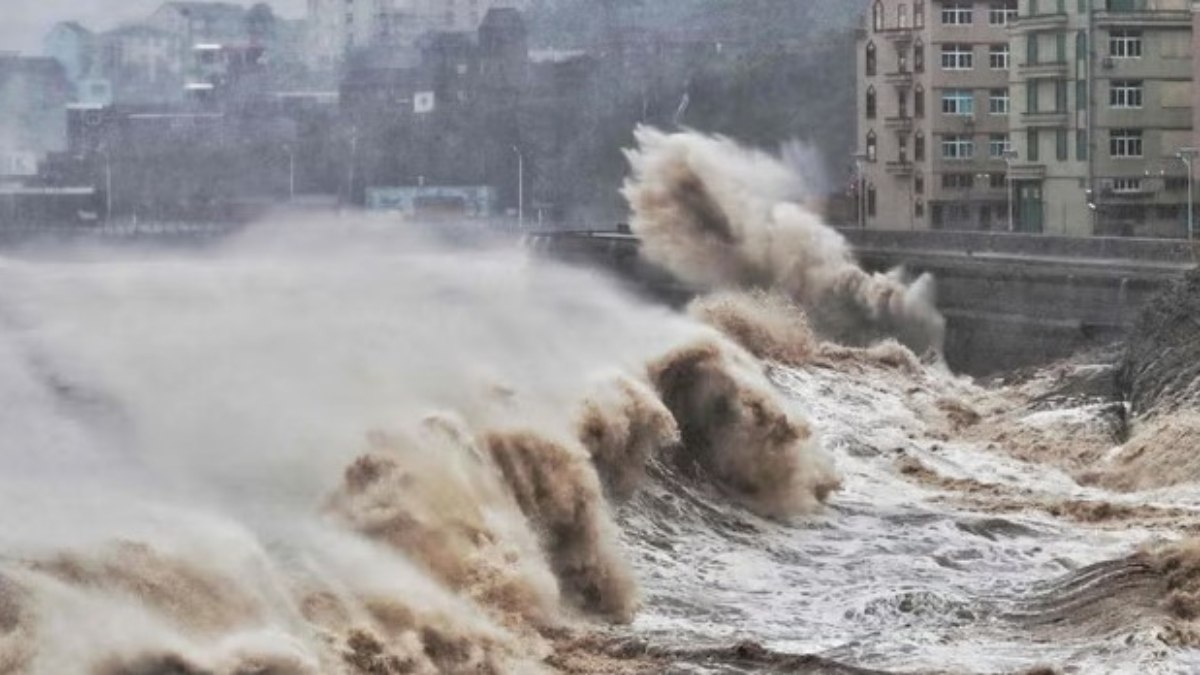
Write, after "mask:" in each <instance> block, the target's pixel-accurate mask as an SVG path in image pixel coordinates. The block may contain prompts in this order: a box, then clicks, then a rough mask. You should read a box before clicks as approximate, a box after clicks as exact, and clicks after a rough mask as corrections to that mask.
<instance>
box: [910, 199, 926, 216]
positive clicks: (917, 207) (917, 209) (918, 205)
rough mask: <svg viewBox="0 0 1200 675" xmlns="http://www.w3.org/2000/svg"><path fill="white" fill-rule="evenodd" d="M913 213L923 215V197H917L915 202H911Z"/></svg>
mask: <svg viewBox="0 0 1200 675" xmlns="http://www.w3.org/2000/svg"><path fill="white" fill-rule="evenodd" d="M913 215H914V216H916V217H918V218H924V217H925V200H924V199H918V200H917V201H916V202H914V203H913Z"/></svg>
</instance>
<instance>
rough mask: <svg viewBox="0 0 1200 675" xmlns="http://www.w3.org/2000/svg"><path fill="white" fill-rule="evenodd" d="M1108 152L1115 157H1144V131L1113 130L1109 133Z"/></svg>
mask: <svg viewBox="0 0 1200 675" xmlns="http://www.w3.org/2000/svg"><path fill="white" fill-rule="evenodd" d="M1108 152H1109V154H1110V155H1112V156H1113V157H1122V158H1140V157H1141V156H1142V130H1141V129H1113V130H1112V131H1110V132H1109V137H1108Z"/></svg>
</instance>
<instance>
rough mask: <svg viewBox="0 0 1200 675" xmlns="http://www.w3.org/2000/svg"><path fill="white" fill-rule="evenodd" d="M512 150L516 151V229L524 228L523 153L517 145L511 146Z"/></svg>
mask: <svg viewBox="0 0 1200 675" xmlns="http://www.w3.org/2000/svg"><path fill="white" fill-rule="evenodd" d="M512 149H513V152H515V153H517V229H518V230H524V229H525V155H523V154H521V149H520V148H518V147H517V146H515V145H514V146H512Z"/></svg>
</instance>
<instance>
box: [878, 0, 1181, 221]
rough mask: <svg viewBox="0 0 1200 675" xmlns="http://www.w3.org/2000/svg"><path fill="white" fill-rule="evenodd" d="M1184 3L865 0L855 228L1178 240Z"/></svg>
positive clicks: (1153, 0)
mask: <svg viewBox="0 0 1200 675" xmlns="http://www.w3.org/2000/svg"><path fill="white" fill-rule="evenodd" d="M1197 26H1200V2H1193V1H1192V0H931V1H930V2H924V1H922V0H872V3H871V5H870V6H869V7H868V8H867V11H866V13H865V15H864V16H863V19H862V26H861V28H860V30H859V35H858V40H857V52H858V58H857V64H858V65H857V72H858V75H857V78H856V79H857V84H858V86H857V98H858V134H857V135H858V142H857V152H856V154H855V158H856V162H857V164H858V176H859V179H858V181H856V192H855V195H856V199H857V200H858V204H859V209H858V212H859V213H860V224H861V225H864V226H866V227H870V228H885V229H917V230H922V229H935V230H936V229H943V230H991V231H1008V230H1010V229H1011V230H1015V231H1021V232H1044V233H1050V234H1061V235H1077V236H1091V235H1115V236H1146V237H1184V236H1189V235H1194V229H1195V218H1196V207H1195V190H1194V185H1193V176H1194V172H1193V170H1192V169H1193V163H1194V161H1195V160H1196V153H1197V150H1196V148H1197V147H1200V140H1198V139H1197V137H1196V131H1197V129H1200V126H1198V125H1197V115H1200V90H1198V89H1197V87H1196V86H1195V77H1194V76H1195V73H1196V72H1197V66H1198V65H1200V52H1197V51H1196V50H1195V48H1194V43H1193V35H1194V33H1195V29H1196V27H1197Z"/></svg>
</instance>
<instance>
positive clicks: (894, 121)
mask: <svg viewBox="0 0 1200 675" xmlns="http://www.w3.org/2000/svg"><path fill="white" fill-rule="evenodd" d="M913 124H914V121H913V117H912V116H911V115H897V116H895V117H888V118H885V119H884V120H883V125H884V126H885V127H887V128H888V129H895V130H896V131H912V130H913Z"/></svg>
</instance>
